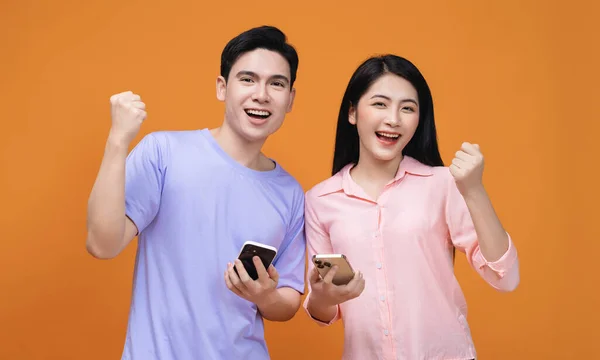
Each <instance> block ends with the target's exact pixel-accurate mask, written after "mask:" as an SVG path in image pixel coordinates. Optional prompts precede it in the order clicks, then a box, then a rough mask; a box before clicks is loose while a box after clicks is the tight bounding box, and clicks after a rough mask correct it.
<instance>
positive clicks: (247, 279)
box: [235, 259, 254, 285]
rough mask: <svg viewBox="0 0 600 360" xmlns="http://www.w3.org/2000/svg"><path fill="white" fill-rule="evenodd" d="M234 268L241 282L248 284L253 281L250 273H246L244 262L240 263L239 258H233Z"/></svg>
mask: <svg viewBox="0 0 600 360" xmlns="http://www.w3.org/2000/svg"><path fill="white" fill-rule="evenodd" d="M235 268H236V269H237V272H238V276H239V278H240V280H241V281H242V283H244V284H246V285H248V284H250V283H251V282H253V281H254V280H252V278H251V277H250V275H248V272H247V271H246V268H245V267H244V264H242V262H241V261H240V259H235Z"/></svg>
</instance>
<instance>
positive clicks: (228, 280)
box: [225, 270, 242, 296]
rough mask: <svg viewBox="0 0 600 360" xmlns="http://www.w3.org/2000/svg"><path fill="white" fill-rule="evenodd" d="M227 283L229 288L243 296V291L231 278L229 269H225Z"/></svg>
mask: <svg viewBox="0 0 600 360" xmlns="http://www.w3.org/2000/svg"><path fill="white" fill-rule="evenodd" d="M225 285H226V286H227V288H228V289H229V290H231V291H232V292H233V293H235V294H236V295H238V296H242V293H241V292H240V291H239V290H238V289H237V288H236V287H235V286H234V285H233V283H232V282H231V279H230V278H229V271H228V270H225Z"/></svg>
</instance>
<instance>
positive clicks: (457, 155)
mask: <svg viewBox="0 0 600 360" xmlns="http://www.w3.org/2000/svg"><path fill="white" fill-rule="evenodd" d="M454 158H455V159H461V160H464V161H469V160H470V159H472V158H473V156H472V155H469V154H468V153H466V152H465V151H463V150H459V151H457V152H456V153H455V154H454Z"/></svg>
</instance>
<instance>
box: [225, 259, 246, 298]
mask: <svg viewBox="0 0 600 360" xmlns="http://www.w3.org/2000/svg"><path fill="white" fill-rule="evenodd" d="M228 266H229V270H228V274H229V280H230V281H231V283H232V284H233V286H235V287H236V288H237V289H238V290H240V291H241V292H244V291H246V290H247V289H246V286H245V285H244V283H243V282H242V281H241V280H240V277H239V275H238V274H236V273H235V270H234V266H233V264H231V263H229V264H228ZM238 273H239V270H238ZM246 275H248V273H246Z"/></svg>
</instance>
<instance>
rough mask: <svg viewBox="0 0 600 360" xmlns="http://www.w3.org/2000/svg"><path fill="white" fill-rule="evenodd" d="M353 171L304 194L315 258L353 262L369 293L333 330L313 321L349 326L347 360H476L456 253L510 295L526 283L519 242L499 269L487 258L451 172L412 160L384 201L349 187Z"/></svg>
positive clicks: (342, 309)
mask: <svg viewBox="0 0 600 360" xmlns="http://www.w3.org/2000/svg"><path fill="white" fill-rule="evenodd" d="M350 168H351V165H348V166H346V167H345V168H344V169H343V170H341V171H340V172H339V173H337V174H336V175H334V176H333V177H331V178H329V179H327V180H325V181H323V182H321V183H320V184H318V185H316V186H315V187H313V188H312V189H311V190H309V191H308V192H307V194H306V218H305V226H306V236H307V242H308V253H309V257H312V256H313V254H319V253H341V254H344V255H346V257H347V258H348V260H349V261H350V264H351V265H352V266H353V268H354V269H355V271H357V270H360V271H362V272H363V273H364V277H365V289H364V291H363V293H362V294H361V295H360V296H359V297H357V298H355V299H352V300H349V301H347V302H344V303H342V304H340V305H339V306H338V312H337V314H336V316H335V318H334V319H333V320H332V321H331V322H330V323H328V324H325V323H322V322H320V321H318V320H316V319H315V321H317V323H318V324H321V325H329V324H332V323H333V322H335V321H336V320H338V319H339V317H340V316H341V317H342V319H343V322H344V353H343V354H344V355H343V359H346V360H350V359H353V360H370V359H386V360H387V359H389V360H391V359H394V360H396V359H408V360H420V359H427V360H436V359H440V360H442V359H443V360H450V359H456V360H459V359H460V360H463V359H473V358H475V357H476V352H475V347H474V345H473V341H472V338H471V332H470V329H469V325H468V323H467V320H466V316H467V305H466V302H465V298H464V295H463V292H462V290H461V288H460V285H459V284H458V281H457V280H456V278H455V276H454V265H453V260H452V247H453V246H454V247H456V249H457V250H458V251H461V252H464V253H465V254H466V256H467V260H468V261H469V263H470V264H471V265H472V266H473V268H474V269H475V271H477V272H478V273H479V274H480V275H481V276H482V277H483V279H485V281H486V282H488V283H489V284H490V285H491V286H493V287H494V288H496V289H498V290H501V291H509V290H512V289H514V288H515V287H516V286H517V284H518V283H519V264H518V257H517V252H516V249H515V247H514V244H513V243H512V240H511V239H510V237H509V248H508V250H507V252H506V253H505V254H504V255H503V256H502V257H501V258H500V259H499V260H497V261H495V262H490V261H487V260H486V259H485V258H484V257H483V255H482V253H481V251H480V249H479V245H478V240H477V234H476V233H475V228H474V226H473V222H472V220H471V217H470V215H469V211H468V209H467V206H466V203H465V201H464V199H463V197H462V196H461V194H460V193H459V191H458V189H457V187H456V184H455V182H454V178H453V177H452V175H451V174H450V172H449V170H448V168H447V167H431V166H426V165H423V164H422V163H420V162H418V161H416V160H415V159H413V158H410V157H407V156H405V157H404V159H403V160H402V162H401V163H400V167H399V170H398V173H397V175H396V177H395V178H394V179H393V180H392V181H391V182H390V183H389V184H388V185H387V186H386V187H385V189H384V190H383V192H382V194H381V195H380V197H379V199H378V200H377V201H374V200H372V199H370V197H369V196H368V195H367V194H366V193H365V192H364V191H363V190H362V188H361V187H360V186H358V185H357V184H356V183H355V182H354V181H353V180H352V177H351V176H350ZM312 268H313V265H312V263H310V265H309V270H311V271H312V270H313V269H312ZM309 293H310V284H309ZM307 301H308V297H307V298H306V300H305V302H304V307H305V309H306V306H307ZM309 315H310V314H309ZM313 319H314V318H313Z"/></svg>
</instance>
